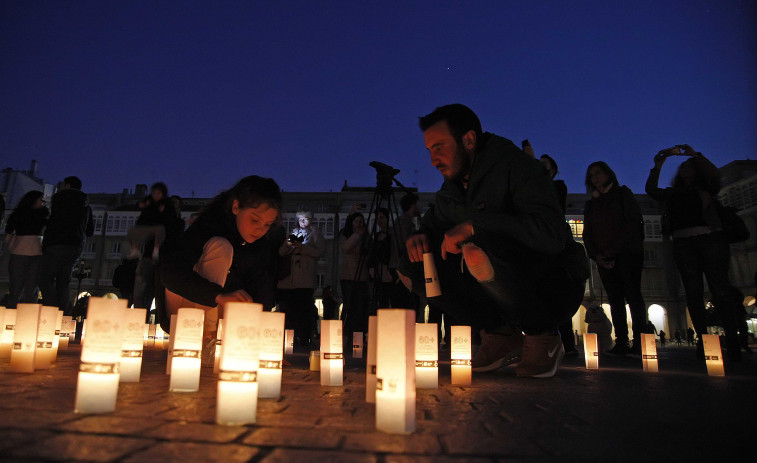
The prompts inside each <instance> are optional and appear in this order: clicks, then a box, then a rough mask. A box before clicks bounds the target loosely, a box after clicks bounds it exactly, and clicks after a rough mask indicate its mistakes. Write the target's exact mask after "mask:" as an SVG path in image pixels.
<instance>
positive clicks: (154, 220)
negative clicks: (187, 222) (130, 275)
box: [127, 182, 178, 318]
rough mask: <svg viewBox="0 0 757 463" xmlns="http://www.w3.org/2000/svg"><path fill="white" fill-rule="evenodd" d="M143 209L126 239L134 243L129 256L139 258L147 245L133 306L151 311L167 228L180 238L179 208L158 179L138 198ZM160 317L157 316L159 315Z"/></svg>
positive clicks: (142, 258) (143, 253)
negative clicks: (146, 193) (148, 192)
mask: <svg viewBox="0 0 757 463" xmlns="http://www.w3.org/2000/svg"><path fill="white" fill-rule="evenodd" d="M138 206H139V208H140V209H141V210H142V212H140V214H139V217H137V222H136V224H135V225H134V227H133V228H132V229H131V230H130V231H129V234H128V235H127V240H128V241H129V242H130V244H131V254H130V255H129V258H130V259H137V258H139V251H140V246H141V245H144V250H143V252H142V257H141V259H139V263H138V264H137V269H136V273H135V278H134V292H133V295H134V296H133V298H134V306H135V307H139V308H145V309H147V312H148V317H149V312H150V308H151V307H152V301H153V298H154V296H155V266H156V264H157V262H158V259H159V256H160V248H161V246H162V245H163V243H164V242H165V241H166V236H167V232H168V231H169V230H170V231H171V233H172V236H171V239H172V240H173V242H175V240H176V238H177V234H176V232H177V231H178V230H177V229H176V224H177V223H178V222H177V212H176V209H175V208H174V202H173V201H172V200H171V199H170V198H169V197H168V187H167V186H166V184H165V183H163V182H157V183H155V184H153V185H152V187H150V194H149V195H148V196H147V197H146V198H145V199H143V200H142V201H140V202H139V204H138ZM156 318H157V317H156Z"/></svg>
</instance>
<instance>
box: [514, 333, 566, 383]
mask: <svg viewBox="0 0 757 463" xmlns="http://www.w3.org/2000/svg"><path fill="white" fill-rule="evenodd" d="M564 356H565V348H564V347H563V345H562V339H561V338H560V335H559V334H540V335H536V336H529V335H526V337H525V339H524V340H523V354H522V355H521V359H520V363H518V366H517V367H515V374H517V375H518V376H531V377H533V378H551V377H552V376H554V375H555V373H556V372H557V367H558V366H559V365H560V362H561V361H562V359H563V357H564Z"/></svg>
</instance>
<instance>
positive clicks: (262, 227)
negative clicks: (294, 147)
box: [161, 175, 281, 346]
mask: <svg viewBox="0 0 757 463" xmlns="http://www.w3.org/2000/svg"><path fill="white" fill-rule="evenodd" d="M280 208H281V190H280V189H279V186H278V185H277V184H276V182H275V181H273V179H270V178H263V177H258V176H257V175H251V176H249V177H245V178H243V179H241V180H240V181H239V182H237V184H236V185H234V187H233V188H231V189H230V190H227V191H224V192H223V193H221V194H219V195H218V196H216V197H215V198H214V199H213V200H212V201H211V202H210V203H209V204H208V205H207V206H206V207H205V208H204V209H203V210H202V212H201V213H200V215H199V217H197V220H196V221H195V222H194V223H193V224H192V225H191V226H190V227H189V228H188V229H187V231H186V232H184V234H183V235H182V236H181V238H180V239H179V243H178V245H177V246H176V247H175V248H174V249H173V250H172V252H170V253H169V254H168V255H166V256H163V262H162V265H161V278H162V280H163V285H164V287H165V288H166V289H165V298H166V301H165V302H166V310H167V311H168V313H169V314H175V313H177V312H178V310H179V308H182V307H195V308H199V309H203V310H205V328H204V337H205V339H206V340H213V339H215V338H216V333H217V331H218V318H219V308H222V306H223V304H225V303H226V302H257V303H260V304H263V307H264V308H265V309H266V310H270V309H271V308H272V307H273V306H274V305H275V289H276V262H275V259H274V256H275V248H274V247H273V246H274V245H273V244H272V243H270V242H269V240H268V239H267V236H266V234H267V232H268V229H269V228H270V227H271V225H272V224H273V223H274V222H275V221H276V220H278V219H279V210H280ZM211 345H212V346H214V345H215V344H214V342H210V343H207V344H206V346H211Z"/></svg>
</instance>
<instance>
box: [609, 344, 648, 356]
mask: <svg viewBox="0 0 757 463" xmlns="http://www.w3.org/2000/svg"><path fill="white" fill-rule="evenodd" d="M630 352H631V348H630V347H628V341H618V340H615V346H613V348H612V349H610V350H608V351H607V353H608V354H612V355H626V354H629V353H630ZM639 355H641V346H639Z"/></svg>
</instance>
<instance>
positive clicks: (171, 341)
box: [166, 314, 176, 375]
mask: <svg viewBox="0 0 757 463" xmlns="http://www.w3.org/2000/svg"><path fill="white" fill-rule="evenodd" d="M168 332H169V341H168V359H167V360H166V374H167V375H170V374H171V360H172V359H173V344H174V340H175V339H176V314H171V321H170V325H169V326H168Z"/></svg>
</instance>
